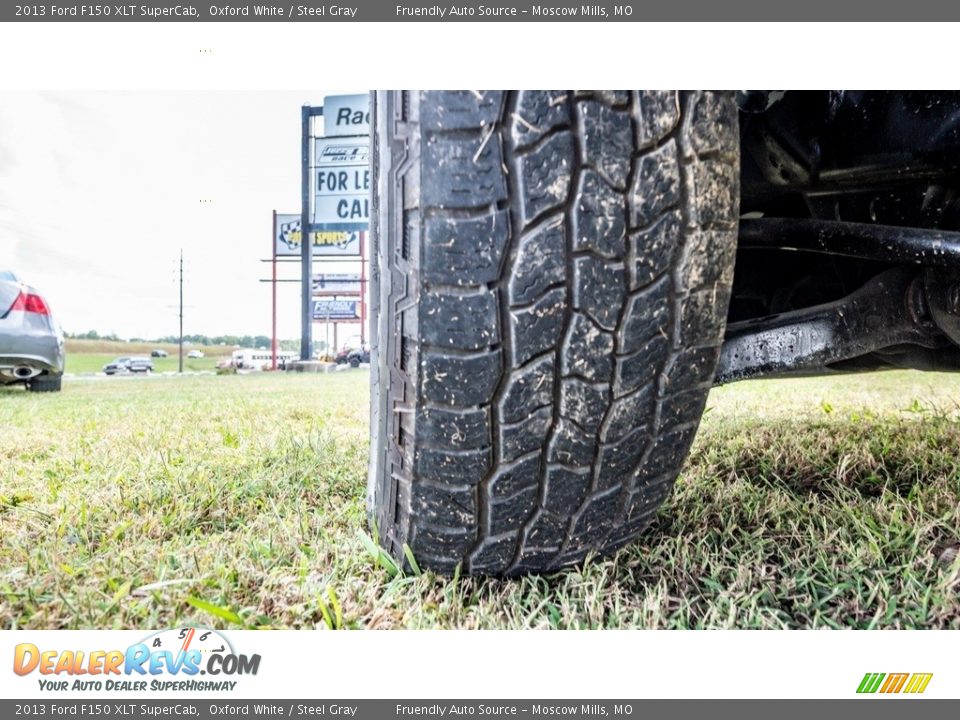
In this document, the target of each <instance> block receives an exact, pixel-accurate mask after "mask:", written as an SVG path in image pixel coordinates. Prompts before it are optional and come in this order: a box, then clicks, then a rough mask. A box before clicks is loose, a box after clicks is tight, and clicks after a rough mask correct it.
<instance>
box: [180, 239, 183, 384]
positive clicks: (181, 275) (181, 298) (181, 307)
mask: <svg viewBox="0 0 960 720" xmlns="http://www.w3.org/2000/svg"><path fill="white" fill-rule="evenodd" d="M180 374H181V375H183V248H180Z"/></svg>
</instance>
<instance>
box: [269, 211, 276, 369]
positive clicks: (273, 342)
mask: <svg viewBox="0 0 960 720" xmlns="http://www.w3.org/2000/svg"><path fill="white" fill-rule="evenodd" d="M276 238H277V211H276V210H274V211H273V234H272V235H271V237H270V255H271V256H272V257H273V285H272V288H271V290H272V293H271V294H272V296H273V303H272V311H271V321H270V369H271V370H276V369H277V240H276Z"/></svg>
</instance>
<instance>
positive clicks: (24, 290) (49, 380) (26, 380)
mask: <svg viewBox="0 0 960 720" xmlns="http://www.w3.org/2000/svg"><path fill="white" fill-rule="evenodd" d="M63 364H64V352H63V331H62V330H61V329H60V326H59V325H58V324H57V323H56V321H54V319H53V315H52V314H51V313H50V306H49V305H48V304H47V302H46V300H44V299H43V297H42V296H41V295H40V293H39V292H37V290H36V289H35V288H32V287H30V286H29V285H27V284H25V283H24V282H23V281H22V280H20V278H19V277H17V276H16V275H15V274H14V273H12V272H10V271H9V270H0V385H12V384H14V383H22V384H24V385H26V386H27V388H28V389H29V390H32V391H33V392H56V391H58V390H59V389H60V382H61V380H62V378H63Z"/></svg>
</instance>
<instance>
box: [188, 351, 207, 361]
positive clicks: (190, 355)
mask: <svg viewBox="0 0 960 720" xmlns="http://www.w3.org/2000/svg"><path fill="white" fill-rule="evenodd" d="M187 357H188V358H190V359H191V360H199V359H200V358H202V357H203V350H191V351H190V352H188V353H187Z"/></svg>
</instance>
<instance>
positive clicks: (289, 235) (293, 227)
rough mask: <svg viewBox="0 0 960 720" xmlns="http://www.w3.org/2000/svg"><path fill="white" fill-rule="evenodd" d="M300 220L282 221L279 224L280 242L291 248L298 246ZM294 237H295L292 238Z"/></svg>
mask: <svg viewBox="0 0 960 720" xmlns="http://www.w3.org/2000/svg"><path fill="white" fill-rule="evenodd" d="M300 237H301V235H300V221H299V220H295V221H293V222H287V223H282V224H281V225H280V242H282V243H283V244H284V245H286V246H287V247H288V248H290V249H291V250H296V249H297V248H298V247H300ZM294 238H296V239H294Z"/></svg>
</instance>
